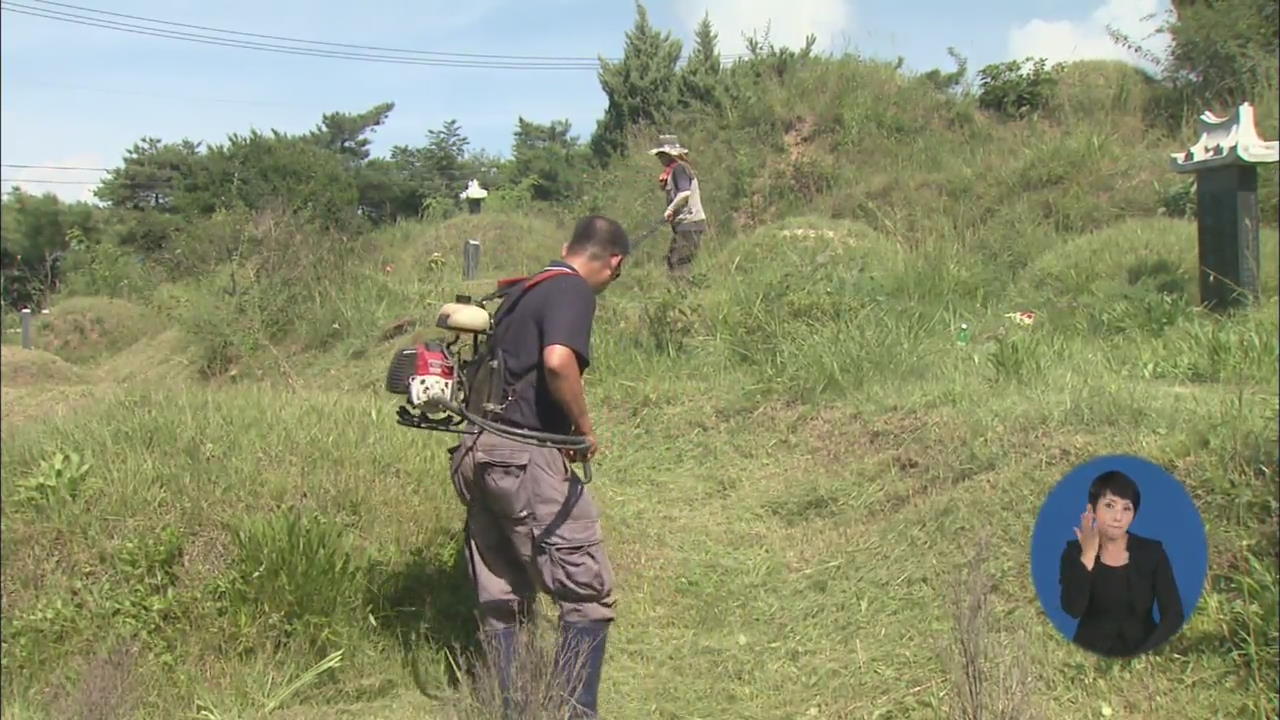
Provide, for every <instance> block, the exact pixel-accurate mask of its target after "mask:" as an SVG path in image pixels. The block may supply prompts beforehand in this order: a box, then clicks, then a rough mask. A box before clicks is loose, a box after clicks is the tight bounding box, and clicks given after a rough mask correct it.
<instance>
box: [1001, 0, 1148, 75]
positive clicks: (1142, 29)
mask: <svg viewBox="0 0 1280 720" xmlns="http://www.w3.org/2000/svg"><path fill="white" fill-rule="evenodd" d="M1167 7H1168V3H1167V0H1105V2H1103V3H1102V5H1101V6H1099V7H1098V8H1097V9H1096V10H1094V11H1093V13H1092V14H1090V15H1089V18H1088V19H1087V20H1084V21H1072V20H1048V19H1043V18H1036V19H1034V20H1031V21H1029V22H1026V23H1023V24H1021V25H1018V26H1015V27H1014V28H1013V29H1012V30H1010V31H1009V55H1010V57H1012V58H1018V59H1021V58H1025V57H1044V58H1047V59H1048V60H1049V62H1051V63H1052V62H1058V61H1068V62H1069V61H1072V60H1125V61H1128V62H1132V63H1135V64H1145V63H1143V62H1142V61H1141V60H1140V59H1139V58H1137V56H1135V55H1134V54H1133V53H1131V52H1129V51H1128V50H1127V49H1125V48H1123V47H1121V46H1120V45H1118V44H1116V43H1115V41H1113V40H1112V39H1111V38H1110V37H1109V36H1108V35H1107V26H1108V25H1110V26H1111V27H1114V28H1115V29H1117V30H1119V31H1121V32H1123V33H1125V34H1126V35H1128V36H1129V37H1130V38H1131V39H1133V40H1135V41H1137V42H1138V44H1139V45H1141V46H1142V47H1145V48H1147V49H1149V50H1152V51H1154V52H1156V53H1157V54H1160V53H1161V52H1163V50H1164V48H1165V44H1166V42H1167V39H1166V38H1165V37H1164V36H1160V35H1156V36H1152V37H1148V35H1150V34H1151V33H1152V31H1154V30H1155V29H1156V27H1158V26H1159V24H1160V18H1159V17H1158V16H1157V17H1154V18H1152V19H1149V20H1147V19H1144V18H1145V17H1146V16H1148V15H1153V14H1155V15H1158V14H1160V13H1162V11H1163V10H1165V9H1166V8H1167Z"/></svg>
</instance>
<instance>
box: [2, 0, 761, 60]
mask: <svg viewBox="0 0 1280 720" xmlns="http://www.w3.org/2000/svg"><path fill="white" fill-rule="evenodd" d="M33 1H34V2H39V3H42V4H44V5H55V6H61V7H67V8H73V9H78V10H85V11H88V12H93V13H98V14H100V15H111V16H115V17H124V18H129V19H135V20H142V21H144V22H149V23H153V24H158V25H170V26H174V27H188V28H194V29H200V30H209V31H212V32H218V33H223V34H228V35H241V36H246V37H260V38H265V39H272V40H283V41H286V42H294V43H306V44H312V45H327V46H332V47H348V48H357V49H365V50H378V51H383V52H395V53H404V54H411V55H422V56H439V57H463V58H466V57H472V58H494V59H501V60H505V61H508V62H499V63H495V62H492V61H476V60H472V61H463V60H445V59H439V57H432V58H430V59H427V58H396V57H392V56H386V55H371V54H368V53H349V52H336V51H330V50H319V49H313V48H299V47H290V46H284V45H279V44H275V43H258V42H252V41H245V40H235V39H231V38H220V37H216V36H209V35H200V34H196V33H185V32H180V31H176V30H167V29H164V28H153V27H146V26H141V25H136V24H133V23H122V22H116V21H112V20H106V19H103V18H100V17H90V16H85V15H78V14H75V13H66V12H61V11H57V10H49V9H45V8H37V7H32V6H30V5H22V4H20V3H14V2H8V0H6V2H5V6H4V7H3V8H0V9H4V10H8V11H9V12H16V13H19V14H23V15H30V16H32V17H40V18H44V19H48V20H58V21H61V22H67V23H72V24H77V25H85V26H89V27H98V28H103V29H107V30H118V31H121V32H130V33H134V34H139V35H152V36H155V37H164V38H168V39H174V40H187V41H188V42H198V43H202V44H211V45H223V46H226V47H236V48H244V49H256V50H264V51H268V52H281V53H286V54H295V55H308V56H313V57H331V58H336V59H350V60H368V61H374V62H390V63H395V64H408V65H435V66H443V67H476V68H493V69H510V70H529V69H543V70H596V69H598V68H599V62H600V60H601V59H602V58H576V57H552V56H532V55H490V54H481V53H447V52H440V51H426V50H406V49H402V48H385V47H379V46H373V45H355V44H350V43H334V42H327V41H320V40H306V39H301V38H290V37H286V36H279V35H264V34H261V33H247V32H242V31H238V30H223V29H219V28H213V27H209V26H205V25H192V24H189V23H179V22H173V21H168V20H158V19H154V18H146V17H142V16H137V15H127V14H124V13H114V12H108V11H103V10H94V9H92V8H84V7H81V6H78V5H70V4H67V3H59V2H51V1H50V0H33ZM18 8H24V9H18ZM745 55H746V54H745V53H738V54H736V55H728V56H722V58H721V60H722V62H723V61H724V60H725V59H728V58H735V59H736V58H738V57H745ZM518 60H521V61H530V60H532V61H537V62H511V61H518ZM607 60H610V61H613V62H617V61H618V60H619V59H618V58H608V59H607ZM549 61H562V62H549Z"/></svg>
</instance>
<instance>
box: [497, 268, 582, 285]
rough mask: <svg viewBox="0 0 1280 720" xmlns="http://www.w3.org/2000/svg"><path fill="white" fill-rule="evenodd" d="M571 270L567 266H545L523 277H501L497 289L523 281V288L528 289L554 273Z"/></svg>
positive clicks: (559, 273) (561, 273)
mask: <svg viewBox="0 0 1280 720" xmlns="http://www.w3.org/2000/svg"><path fill="white" fill-rule="evenodd" d="M572 272H574V271H573V270H570V269H569V268H562V267H553V268H547V269H546V270H542V271H540V272H537V273H535V274H533V275H526V276H525V277H511V278H503V279H501V280H499V281H498V289H499V290H503V289H506V288H509V287H511V286H512V285H515V284H516V283H519V282H525V289H526V290H528V289H529V288H531V287H533V286H534V285H537V284H538V283H540V282H542V281H543V280H546V279H548V278H551V277H554V276H556V275H564V274H566V273H572ZM526 281H527V282H526Z"/></svg>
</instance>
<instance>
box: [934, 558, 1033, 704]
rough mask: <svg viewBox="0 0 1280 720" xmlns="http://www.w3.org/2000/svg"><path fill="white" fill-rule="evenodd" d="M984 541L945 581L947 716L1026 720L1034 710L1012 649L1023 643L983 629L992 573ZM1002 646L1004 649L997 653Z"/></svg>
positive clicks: (1024, 667) (1022, 666)
mask: <svg viewBox="0 0 1280 720" xmlns="http://www.w3.org/2000/svg"><path fill="white" fill-rule="evenodd" d="M988 552H989V548H988V541H987V540H986V539H985V538H981V539H979V540H978V544H977V547H976V549H975V551H974V553H973V555H972V556H971V557H970V559H969V561H968V563H967V565H966V568H965V570H966V572H965V574H964V576H963V577H961V578H958V582H953V583H951V588H952V591H951V597H950V601H951V602H950V604H949V606H950V608H951V612H952V623H953V624H952V636H951V644H950V646H949V647H948V652H947V653H946V665H947V668H948V671H949V673H950V676H951V685H952V691H951V696H952V697H951V702H950V704H949V707H948V710H949V712H948V717H949V718H950V719H951V720H1030V719H1032V718H1038V717H1039V714H1038V713H1036V712H1034V710H1033V707H1032V701H1031V697H1032V692H1033V690H1032V687H1031V677H1030V674H1029V672H1028V670H1027V664H1026V663H1025V662H1020V658H1018V657H1016V655H1015V654H1014V653H1016V652H1018V650H1017V649H1018V648H1025V647H1026V643H1025V639H1026V638H1025V637H1021V634H1022V632H1023V631H1015V633H1016V634H1018V635H1019V637H1013V638H1007V640H1009V642H1000V639H999V638H993V637H992V636H991V635H990V634H989V632H988V631H989V629H990V626H991V604H990V603H991V596H992V590H993V588H994V585H995V581H994V578H992V577H991V575H990V573H989V572H988V571H987V559H988ZM1002 648H1009V649H1010V651H1006V652H1002V651H1001V649H1002Z"/></svg>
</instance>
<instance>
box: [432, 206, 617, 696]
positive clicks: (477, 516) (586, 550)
mask: <svg viewBox="0 0 1280 720" xmlns="http://www.w3.org/2000/svg"><path fill="white" fill-rule="evenodd" d="M629 252H630V243H629V241H628V240H627V236H626V233H625V232H623V230H622V227H621V226H619V225H618V223H616V222H614V221H613V220H610V219H608V218H604V217H600V216H591V217H587V218H583V219H582V220H581V221H579V222H578V224H577V226H576V227H575V228H574V232H573V236H572V238H571V239H570V240H569V242H568V243H567V244H565V246H564V248H563V249H562V251H561V256H562V259H561V260H560V261H558V262H553V263H551V264H550V265H548V266H547V268H545V269H544V270H543V271H542V272H543V273H549V275H548V276H547V277H545V278H542V279H540V280H539V281H538V282H537V284H536V285H534V284H530V285H529V286H528V287H527V289H524V287H523V286H521V287H517V288H516V289H515V290H513V292H512V294H511V295H509V296H508V297H507V299H506V300H504V301H503V304H502V305H501V306H500V307H499V308H498V311H497V313H496V314H495V322H496V324H497V325H498V326H499V327H498V328H496V329H495V333H494V335H493V337H492V342H493V343H495V345H496V346H497V347H498V348H499V349H501V350H502V352H503V354H504V357H505V363H506V371H507V372H506V377H505V378H504V379H503V380H504V385H505V388H507V389H509V390H510V391H511V393H512V394H511V399H510V400H509V401H508V402H507V403H506V405H505V406H504V408H503V411H502V412H501V414H499V415H498V416H497V417H496V418H494V419H495V420H496V421H498V422H500V423H502V424H504V425H514V426H517V427H522V428H526V429H529V430H537V431H541V432H547V433H555V434H561V435H567V434H573V435H581V436H583V437H585V438H586V439H587V440H588V443H589V449H587V450H586V451H583V452H581V453H566V452H562V451H559V450H555V449H549V448H543V447H536V446H531V445H525V444H522V443H519V442H516V441H513V440H509V439H506V438H503V437H500V436H497V435H494V434H493V433H489V432H484V431H482V430H481V431H479V432H477V433H475V434H470V435H464V436H463V437H464V440H463V441H462V442H461V443H459V444H458V445H457V446H455V447H454V448H451V449H450V450H451V457H452V465H451V474H452V477H453V482H454V487H455V489H456V490H457V492H458V495H459V498H460V499H461V500H462V502H463V504H464V505H466V507H467V527H466V545H467V554H468V560H469V571H470V574H471V578H472V582H473V583H474V586H475V590H476V595H477V600H478V603H479V613H478V614H479V617H480V623H481V627H482V630H483V631H484V636H485V640H486V646H487V647H488V649H489V651H490V652H491V653H493V654H494V655H496V659H497V663H496V664H497V666H498V670H499V684H500V686H501V688H502V691H503V703H504V707H507V708H510V707H512V704H513V702H514V700H513V699H512V698H511V693H512V692H513V685H515V683H514V682H513V678H512V676H511V673H512V671H513V666H512V662H513V658H514V651H515V646H516V637H517V630H518V626H519V625H520V624H521V623H523V622H525V621H527V620H529V619H530V615H529V612H530V610H531V609H532V606H533V601H534V597H535V595H536V593H537V591H538V590H542V591H544V592H547V593H548V594H550V595H551V597H552V598H553V599H554V600H555V602H556V604H557V606H558V607H559V610H560V632H561V635H560V647H559V649H558V651H557V666H558V667H557V669H558V670H559V671H560V672H561V673H562V675H563V677H564V679H565V681H566V682H567V683H569V685H570V687H568V688H567V690H568V694H569V696H570V697H572V698H573V702H574V708H575V710H576V711H577V712H578V713H580V714H575V715H573V716H572V717H575V718H594V717H596V714H595V713H596V692H597V690H598V688H599V683H600V670H601V664H602V662H603V658H604V648H605V636H606V634H607V632H608V629H609V627H610V624H611V623H612V621H613V619H614V604H615V598H614V595H613V569H612V567H611V566H610V563H609V557H608V554H607V553H606V552H605V548H604V535H603V531H602V529H601V523H600V510H599V508H598V507H597V506H596V504H595V500H594V498H593V497H592V495H591V493H590V492H589V491H588V490H587V488H586V487H585V486H584V485H583V483H582V481H581V480H579V479H578V477H577V475H576V474H575V473H574V472H573V470H572V468H571V467H570V464H569V463H570V461H576V460H588V459H590V458H591V457H593V456H594V455H595V453H596V448H597V443H596V439H595V429H594V427H593V426H592V422H591V417H590V415H589V414H588V412H587V404H586V396H585V394H584V392H583V384H582V373H583V372H584V371H585V370H586V368H587V366H588V365H589V364H590V362H591V347H590V346H591V326H592V320H593V317H594V315H595V307H596V295H597V294H599V293H601V292H603V291H604V290H605V288H607V287H608V286H609V284H610V283H612V282H613V281H614V280H616V279H617V278H618V277H619V276H620V275H621V271H622V262H623V260H624V259H625V258H626V256H627V254H628V253H629ZM541 274H542V273H539V275H541ZM472 429H476V428H472ZM571 669H572V671H573V672H570V670H571ZM569 675H574V676H575V677H572V678H570V677H568V676H569Z"/></svg>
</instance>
